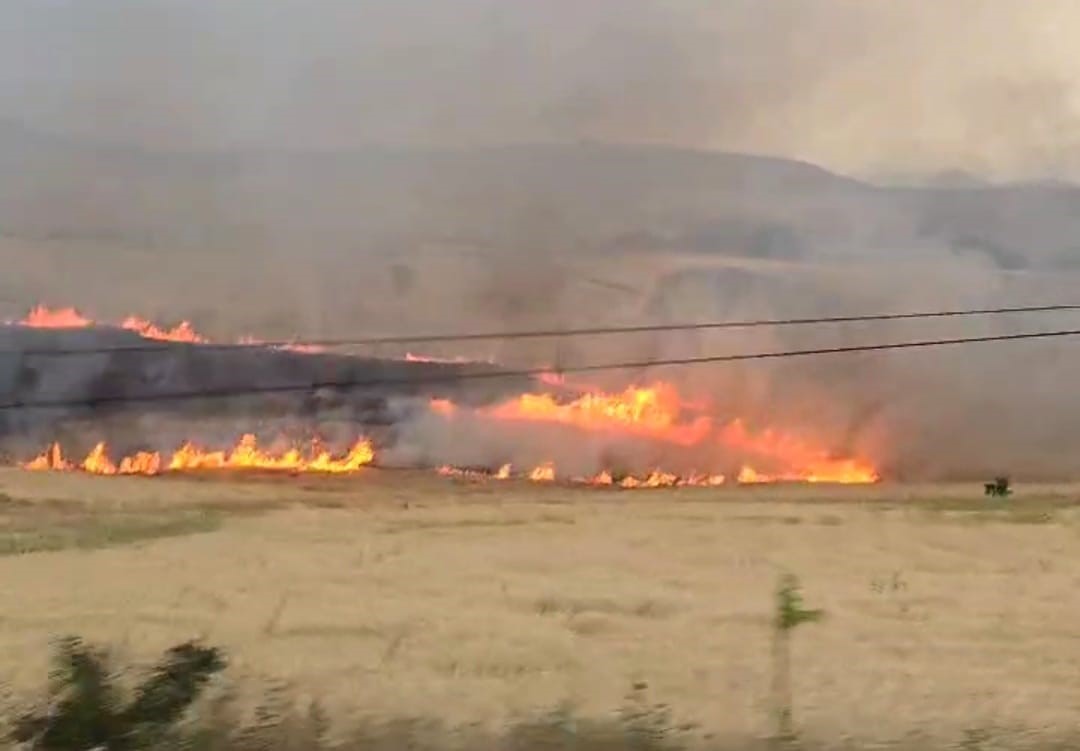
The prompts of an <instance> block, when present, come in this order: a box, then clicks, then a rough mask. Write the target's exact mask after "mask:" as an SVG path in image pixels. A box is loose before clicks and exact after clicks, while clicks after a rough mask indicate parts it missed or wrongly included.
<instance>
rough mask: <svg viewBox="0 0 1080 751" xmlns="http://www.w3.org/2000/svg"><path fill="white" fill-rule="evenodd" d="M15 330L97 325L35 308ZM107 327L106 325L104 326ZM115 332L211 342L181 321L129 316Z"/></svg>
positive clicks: (302, 348) (72, 313)
mask: <svg viewBox="0 0 1080 751" xmlns="http://www.w3.org/2000/svg"><path fill="white" fill-rule="evenodd" d="M16 323H17V324H18V325H19V326H27V327H30V328H38V329H84V328H88V327H90V326H95V325H99V322H98V321H95V320H94V319H92V318H88V317H86V316H84V315H83V314H82V313H80V312H79V311H78V310H76V309H75V308H71V307H66V308H49V307H48V306H45V305H37V306H35V307H34V308H32V309H31V310H30V312H29V313H27V314H26V315H25V316H24V317H23V318H22V319H21V320H19V321H16ZM106 325H107V324H106ZM116 326H117V328H121V329H124V330H126V331H133V332H134V333H136V334H138V335H139V336H141V337H142V338H143V339H150V340H152V341H159V342H180V343H184V344H210V343H211V340H210V339H208V338H207V337H205V336H203V335H202V334H200V333H199V332H198V331H196V330H195V327H194V326H193V325H192V324H191V322H190V321H181V322H180V323H178V324H177V325H176V326H173V327H171V328H168V327H163V326H159V325H158V324H156V323H153V322H151V321H148V320H147V319H145V318H142V317H141V316H136V315H130V316H127V317H126V318H124V319H123V320H122V321H120V323H119V324H116ZM237 344H241V345H247V346H259V345H261V344H263V342H262V341H261V340H259V339H256V338H254V337H251V336H242V337H240V338H239V339H238V340H237ZM277 348H279V349H286V350H290V351H293V352H303V353H308V354H312V353H317V352H323V351H324V349H323V348H322V347H319V346H317V345H313V344H302V343H295V344H282V345H277Z"/></svg>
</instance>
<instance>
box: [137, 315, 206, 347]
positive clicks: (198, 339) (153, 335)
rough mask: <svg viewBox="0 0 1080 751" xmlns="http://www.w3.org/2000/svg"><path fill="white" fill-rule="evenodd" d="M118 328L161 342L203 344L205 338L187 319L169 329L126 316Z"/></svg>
mask: <svg viewBox="0 0 1080 751" xmlns="http://www.w3.org/2000/svg"><path fill="white" fill-rule="evenodd" d="M120 328H122V329H127V330H128V331H134V332H135V333H137V334H138V335H139V336H141V337H142V338H143V339H155V340H157V341H162V342H188V343H189V344H205V343H206V342H207V341H209V340H207V339H205V338H204V337H202V336H200V335H199V334H198V333H197V332H196V331H195V328H194V327H193V326H192V325H191V324H190V323H189V322H187V321H181V322H180V323H179V324H177V325H176V326H174V327H173V328H171V329H163V328H160V327H158V326H156V325H155V324H153V323H150V321H147V320H145V319H143V318H139V317H138V316H128V317H127V318H125V319H124V320H123V321H121V323H120Z"/></svg>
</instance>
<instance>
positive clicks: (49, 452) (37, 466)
mask: <svg viewBox="0 0 1080 751" xmlns="http://www.w3.org/2000/svg"><path fill="white" fill-rule="evenodd" d="M23 468H24V469H29V470H32V471H34V472H44V471H47V470H61V471H66V470H71V469H74V467H73V466H72V465H71V464H70V463H68V461H67V459H65V458H64V452H63V451H62V450H61V448H60V444H59V443H54V444H52V445H51V446H49V448H47V449H46V450H45V451H44V452H42V453H41V454H40V455H39V456H36V457H35V458H33V459H31V460H30V461H28V462H27V463H26V464H24V465H23Z"/></svg>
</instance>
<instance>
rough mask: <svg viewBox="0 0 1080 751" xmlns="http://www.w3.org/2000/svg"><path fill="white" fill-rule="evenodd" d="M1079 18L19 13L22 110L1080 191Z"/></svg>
mask: <svg viewBox="0 0 1080 751" xmlns="http://www.w3.org/2000/svg"><path fill="white" fill-rule="evenodd" d="M1078 23H1080V8H1078V7H1077V6H1076V4H1075V3H1072V2H1069V0H1040V2H1037V3H1032V2H1028V1H1027V0H998V1H997V2H994V3H985V2H978V1H977V0H948V1H947V2H940V3H893V2H886V1H884V0H869V1H868V2H854V1H847V0H801V1H800V0H765V1H762V0H722V1H721V2H705V1H704V0H698V1H693V0H671V1H670V2H647V1H645V0H591V1H590V2H587V3H581V2H574V1H573V0H544V1H543V2H539V1H538V2H505V1H503V0H439V1H438V2H431V1H430V0H395V2H384V1H373V0H351V1H349V2H345V1H341V2H301V1H299V0H232V1H231V2H227V3H223V2H210V1H209V0H172V1H170V0H151V1H150V2H135V1H134V0H99V1H98V2H94V3H85V2H79V1H78V0H67V1H59V0H9V2H6V3H4V6H3V8H2V9H0V71H3V72H2V73H0V112H2V113H3V114H4V115H6V116H7V117H9V118H14V119H17V120H19V121H21V122H23V123H24V124H26V125H28V126H31V127H34V128H37V129H41V130H45V131H48V132H52V133H64V134H81V135H88V136H93V137H94V138H98V139H102V140H107V141H112V142H120V143H139V144H144V145H153V146H155V147H160V148H170V149H182V150H183V149H215V150H222V149H232V148H236V147H244V148H267V149H286V148H288V149H302V150H310V149H316V150H341V149H356V148H360V147H363V146H368V145H371V144H382V145H403V144H409V145H416V144H425V145H437V146H462V145H472V146H475V145H491V144H506V143H515V142H535V141H542V142H551V141H555V142H576V141H580V140H596V141H605V142H609V141H618V142H624V143H642V142H648V143H663V144H669V145H678V146H682V147H692V148H708V149H715V150H725V151H742V152H754V153H767V154H774V155H779V156H785V157H792V158H797V159H802V160H806V161H810V162H814V163H816V164H821V165H823V166H826V167H830V168H832V169H837V170H840V171H845V172H849V173H859V174H896V173H900V174H903V175H910V174H911V173H919V172H922V173H925V172H931V173H934V172H939V171H943V170H967V171H972V172H977V173H980V174H984V175H993V176H999V177H1000V176H1004V177H1016V176H1048V175H1051V176H1065V175H1074V174H1076V172H1077V170H1078V169H1080V162H1078V160H1077V147H1078V144H1080V142H1078V138H1077V118H1076V114H1077V109H1076V107H1077V91H1078V89H1077V87H1078V84H1080V54H1077V52H1076V46H1075V43H1074V42H1075V39H1074V38H1073V36H1072V35H1071V34H1070V33H1069V29H1075V28H1077V24H1078Z"/></svg>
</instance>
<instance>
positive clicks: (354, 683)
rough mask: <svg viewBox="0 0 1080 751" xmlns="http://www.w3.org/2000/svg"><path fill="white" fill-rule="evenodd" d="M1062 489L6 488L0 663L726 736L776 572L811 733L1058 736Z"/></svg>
mask: <svg viewBox="0 0 1080 751" xmlns="http://www.w3.org/2000/svg"><path fill="white" fill-rule="evenodd" d="M1077 498H1080V488H1076V487H1068V486H1058V487H1038V488H1034V487H1026V488H1025V487H1020V488H1019V489H1018V490H1017V493H1016V495H1014V496H1013V497H1012V498H1010V499H1009V500H1007V501H992V500H987V499H985V498H983V496H982V488H981V487H980V486H964V487H948V486H936V487H913V486H892V487H890V486H887V485H883V486H880V487H875V488H847V489H838V488H824V487H819V488H813V487H810V488H767V487H761V488H754V489H749V488H723V489H690V490H682V491H672V490H659V491H652V492H636V493H628V492H612V491H589V490H582V489H566V488H558V487H543V486H529V485H518V484H513V483H506V484H504V483H488V484H484V485H465V484H461V483H454V482H450V481H448V480H445V479H442V478H437V477H433V476H427V475H418V474H412V473H394V472H381V473H379V472H371V473H369V474H367V475H365V476H361V477H358V478H350V479H327V480H322V479H309V478H293V479H288V480H285V481H282V480H281V479H280V478H278V479H275V480H270V479H267V478H249V479H246V480H238V479H235V478H233V479H230V480H221V479H209V478H192V479H171V478H157V479H137V478H130V479H125V478H119V479H118V478H86V477H81V476H73V475H35V474H29V473H22V472H17V471H4V472H0V591H2V592H3V608H2V609H0V676H3V679H4V682H5V683H6V684H7V685H6V686H5V691H6V692H8V693H9V695H10V696H15V697H24V696H32V695H37V694H38V693H39V692H40V691H41V690H42V689H43V687H44V682H45V678H46V675H47V667H48V656H49V653H50V647H51V644H52V643H53V640H55V639H56V638H57V637H60V636H63V635H66V634H79V635H82V636H85V637H86V638H88V639H91V640H94V641H97V642H101V643H103V644H108V645H110V646H111V647H112V648H114V649H115V650H116V652H118V653H119V655H121V656H123V657H125V658H130V659H132V660H143V659H150V658H152V657H154V656H155V655H156V654H158V653H159V651H160V650H161V649H163V648H165V647H168V646H170V645H172V644H174V643H176V642H177V641H179V640H181V639H185V638H189V637H196V636H198V637H203V638H205V639H206V640H207V641H209V642H211V643H214V644H219V645H221V646H223V647H224V648H226V649H227V651H228V653H229V655H230V656H231V658H232V659H231V663H232V664H231V667H230V670H229V676H230V677H231V680H232V681H234V682H235V683H236V684H237V685H238V686H241V687H246V689H244V690H247V689H251V690H252V694H253V695H254V694H255V693H256V692H257V691H262V690H264V689H265V687H267V686H271V685H275V684H277V683H280V682H287V683H288V684H289V687H290V689H291V690H293V691H295V692H296V695H297V696H298V697H300V698H305V697H306V698H312V697H314V698H318V699H319V700H320V701H321V702H322V703H323V704H324V705H325V706H326V707H327V709H328V710H330V711H331V713H332V716H334V717H342V718H344V717H350V716H358V715H362V714H372V715H378V716H391V717H392V716H415V715H423V716H429V717H436V718H440V719H444V720H446V721H448V722H451V723H455V724H457V723H469V722H481V723H489V724H492V725H496V724H498V723H500V722H503V721H505V720H507V719H509V718H513V717H517V716H521V715H525V714H529V713H533V712H536V711H538V710H545V709H548V708H551V707H554V706H556V705H558V704H560V703H562V702H566V701H570V702H573V703H574V704H576V705H577V706H578V707H580V709H581V711H582V712H586V713H589V714H593V715H600V714H603V713H606V712H610V711H612V710H613V709H615V708H616V707H618V706H619V705H620V702H621V701H622V699H623V697H624V695H625V694H626V693H627V691H628V690H629V689H630V687H631V685H632V684H633V683H635V682H645V683H646V684H647V685H648V694H649V697H650V699H652V700H655V701H659V702H664V703H667V704H670V705H671V706H672V707H673V710H674V712H675V715H676V719H678V720H680V721H683V720H685V721H688V722H696V723H699V724H700V725H701V726H702V728H703V730H704V731H706V732H711V733H716V734H718V735H720V736H729V735H730V736H733V737H743V736H748V735H753V736H761V735H764V734H766V733H767V732H768V731H769V728H770V723H769V704H768V696H769V694H768V688H769V675H770V662H769V659H770V651H769V649H770V630H769V625H770V620H769V619H770V615H771V612H770V610H771V607H772V596H773V588H774V586H775V583H776V580H777V576H778V574H779V573H780V572H783V571H790V572H793V573H796V574H797V575H798V576H799V577H800V579H801V580H802V582H803V584H804V587H805V596H806V599H807V602H808V604H809V605H811V606H819V607H822V608H824V609H825V611H826V613H827V617H826V619H825V620H824V621H823V622H821V623H818V624H812V625H808V626H804V627H800V629H798V631H797V632H796V633H795V638H794V679H795V697H796V720H797V722H798V723H799V725H800V726H801V728H802V729H803V731H804V732H805V734H806V735H807V736H808V737H816V738H821V739H825V740H836V739H841V738H854V739H860V740H867V741H869V740H881V741H886V740H896V739H901V738H905V737H909V736H910V734H912V733H919V734H922V735H924V736H928V737H930V738H933V739H940V740H942V741H946V742H955V741H957V740H958V739H962V738H964V737H965V733H967V737H971V731H975V730H977V731H979V732H987V733H1012V732H1020V731H1024V732H1033V733H1040V734H1045V735H1046V736H1047V737H1050V736H1053V737H1060V736H1062V735H1064V734H1068V733H1070V732H1072V730H1073V728H1074V727H1075V725H1076V719H1077V706H1078V704H1080V665H1078V662H1080V650H1077V649H1076V648H1075V643H1076V642H1075V638H1076V637H1075V634H1076V625H1075V624H1076V619H1077V616H1078V615H1080V605H1077V600H1076V598H1075V591H1076V590H1075V587H1076V584H1077V582H1078V581H1080V535H1078V531H1080V526H1078V525H1080V510H1078V509H1077V507H1076V506H1075V505H1074V504H1075V503H1076V499H1077Z"/></svg>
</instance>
